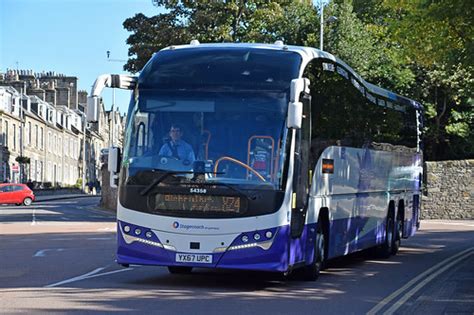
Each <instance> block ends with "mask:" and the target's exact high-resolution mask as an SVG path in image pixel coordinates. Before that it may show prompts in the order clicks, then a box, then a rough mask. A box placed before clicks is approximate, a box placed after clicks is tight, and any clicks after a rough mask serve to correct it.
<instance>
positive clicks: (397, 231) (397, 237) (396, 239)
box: [392, 215, 403, 255]
mask: <svg viewBox="0 0 474 315" xmlns="http://www.w3.org/2000/svg"><path fill="white" fill-rule="evenodd" d="M402 225H403V222H402V218H401V217H400V215H397V220H396V221H395V226H394V228H393V230H394V231H393V232H394V235H393V241H392V255H396V254H397V253H398V249H399V248H400V243H401V241H402V230H403V226H402Z"/></svg>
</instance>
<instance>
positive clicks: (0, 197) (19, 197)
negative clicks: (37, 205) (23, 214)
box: [0, 184, 35, 206]
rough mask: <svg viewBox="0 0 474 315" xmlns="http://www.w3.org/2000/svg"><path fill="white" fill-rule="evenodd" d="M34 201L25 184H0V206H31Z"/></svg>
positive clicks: (33, 195)
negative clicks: (12, 204) (11, 204)
mask: <svg viewBox="0 0 474 315" xmlns="http://www.w3.org/2000/svg"><path fill="white" fill-rule="evenodd" d="M34 200H35V194H33V191H32V190H31V189H30V188H29V187H28V186H26V185H25V184H0V204H2V203H14V204H16V205H17V206H19V205H21V204H24V205H25V206H29V205H31V203H32V202H33V201H34Z"/></svg>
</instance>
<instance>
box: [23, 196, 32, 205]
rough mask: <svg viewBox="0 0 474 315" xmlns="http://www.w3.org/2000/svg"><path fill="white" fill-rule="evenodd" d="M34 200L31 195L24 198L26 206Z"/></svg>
mask: <svg viewBox="0 0 474 315" xmlns="http://www.w3.org/2000/svg"><path fill="white" fill-rule="evenodd" d="M32 202H33V199H31V198H30V197H26V198H25V199H23V204H24V205H25V206H30V205H31V203H32Z"/></svg>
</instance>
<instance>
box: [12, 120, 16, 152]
mask: <svg viewBox="0 0 474 315" xmlns="http://www.w3.org/2000/svg"><path fill="white" fill-rule="evenodd" d="M12 129H13V151H16V125H15V124H13V128H12Z"/></svg>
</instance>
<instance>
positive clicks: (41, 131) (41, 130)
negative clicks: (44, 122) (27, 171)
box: [40, 127, 44, 150]
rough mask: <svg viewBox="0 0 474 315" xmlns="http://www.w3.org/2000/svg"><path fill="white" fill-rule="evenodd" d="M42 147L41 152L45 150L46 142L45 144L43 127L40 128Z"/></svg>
mask: <svg viewBox="0 0 474 315" xmlns="http://www.w3.org/2000/svg"><path fill="white" fill-rule="evenodd" d="M40 146H41V150H43V149H44V142H43V127H41V128H40Z"/></svg>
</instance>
